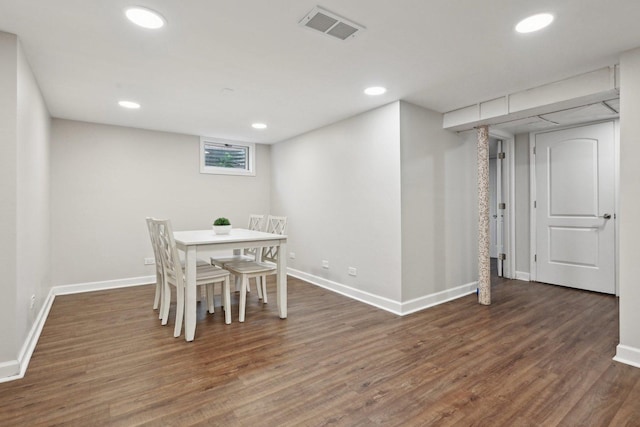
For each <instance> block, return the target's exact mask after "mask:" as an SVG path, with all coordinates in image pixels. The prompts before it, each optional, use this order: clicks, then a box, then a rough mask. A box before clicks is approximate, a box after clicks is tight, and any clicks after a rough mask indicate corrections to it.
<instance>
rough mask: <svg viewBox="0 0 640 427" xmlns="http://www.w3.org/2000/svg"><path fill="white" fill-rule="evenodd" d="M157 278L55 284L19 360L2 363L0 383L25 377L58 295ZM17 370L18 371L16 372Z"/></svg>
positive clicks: (21, 351)
mask: <svg viewBox="0 0 640 427" xmlns="http://www.w3.org/2000/svg"><path fill="white" fill-rule="evenodd" d="M155 280H156V276H141V277H131V278H128V279H117V280H105V281H101V282H89V283H76V284H73V285H61V286H54V287H52V288H51V290H50V291H49V295H48V296H47V299H46V300H45V303H44V304H43V306H42V308H41V309H40V311H39V312H38V316H37V317H36V319H35V321H34V322H33V325H32V326H31V330H30V331H29V334H28V335H27V339H26V340H25V342H24V344H23V345H22V348H21V349H20V353H19V354H18V360H10V361H7V362H3V363H0V383H4V382H8V381H13V380H19V379H20V378H23V377H24V375H25V373H26V372H27V368H28V367H29V362H30V361H31V356H32V355H33V351H34V350H35V348H36V344H37V343H38V339H40V334H41V333H42V328H44V324H45V322H46V320H47V317H48V316H49V311H50V310H51V306H52V305H53V301H54V300H55V298H56V295H71V294H77V293H83V292H93V291H101V290H108V289H117V288H126V287H130V286H141V285H148V284H150V283H154V282H155ZM16 372H17V373H16Z"/></svg>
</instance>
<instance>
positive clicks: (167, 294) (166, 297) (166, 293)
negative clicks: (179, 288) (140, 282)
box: [160, 283, 171, 325]
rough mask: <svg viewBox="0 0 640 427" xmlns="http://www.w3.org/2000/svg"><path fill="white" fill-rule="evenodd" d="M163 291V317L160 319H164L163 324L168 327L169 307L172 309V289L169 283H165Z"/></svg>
mask: <svg viewBox="0 0 640 427" xmlns="http://www.w3.org/2000/svg"><path fill="white" fill-rule="evenodd" d="M162 289H163V292H162V304H161V305H160V306H161V307H162V308H161V311H162V315H161V317H160V318H161V319H162V322H161V323H162V324H163V325H166V324H167V322H168V321H169V307H171V289H170V288H169V284H168V283H165V284H164V285H163V287H162Z"/></svg>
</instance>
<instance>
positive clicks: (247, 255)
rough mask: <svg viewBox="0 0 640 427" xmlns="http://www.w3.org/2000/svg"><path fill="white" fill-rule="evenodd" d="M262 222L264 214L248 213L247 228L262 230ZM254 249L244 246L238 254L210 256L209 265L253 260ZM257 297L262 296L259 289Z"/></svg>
mask: <svg viewBox="0 0 640 427" xmlns="http://www.w3.org/2000/svg"><path fill="white" fill-rule="evenodd" d="M263 222H264V215H256V214H252V215H249V224H248V225H247V228H248V229H249V230H254V231H262V224H263ZM256 251H257V248H245V249H242V250H241V251H240V253H239V254H234V255H231V256H225V257H211V265H215V266H216V267H220V268H224V265H225V264H226V263H229V262H238V261H255V259H256ZM247 292H250V289H249V288H247ZM258 297H259V298H262V295H261V294H260V290H259V291H258Z"/></svg>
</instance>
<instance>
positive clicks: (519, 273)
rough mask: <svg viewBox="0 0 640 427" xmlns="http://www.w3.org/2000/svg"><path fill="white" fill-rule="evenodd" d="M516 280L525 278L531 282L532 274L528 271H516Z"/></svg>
mask: <svg viewBox="0 0 640 427" xmlns="http://www.w3.org/2000/svg"><path fill="white" fill-rule="evenodd" d="M516 280H524V281H525V282H530V281H531V275H530V274H529V273H527V272H526V271H516Z"/></svg>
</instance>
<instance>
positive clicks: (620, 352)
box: [613, 344, 640, 368]
mask: <svg viewBox="0 0 640 427" xmlns="http://www.w3.org/2000/svg"><path fill="white" fill-rule="evenodd" d="M613 360H615V361H616V362H620V363H624V364H627V365H631V366H635V367H636V368H640V349H638V348H634V347H629V346H626V345H622V344H618V346H617V347H616V355H615V357H614V358H613Z"/></svg>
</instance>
